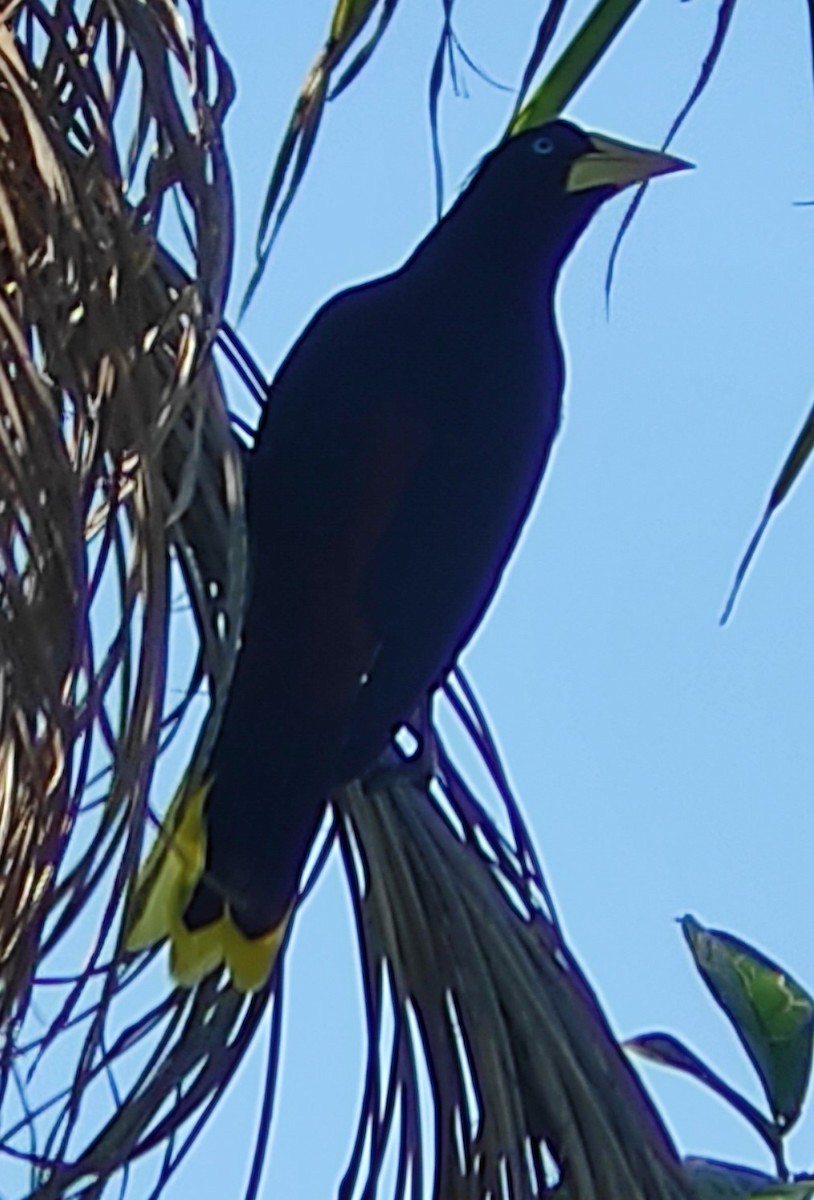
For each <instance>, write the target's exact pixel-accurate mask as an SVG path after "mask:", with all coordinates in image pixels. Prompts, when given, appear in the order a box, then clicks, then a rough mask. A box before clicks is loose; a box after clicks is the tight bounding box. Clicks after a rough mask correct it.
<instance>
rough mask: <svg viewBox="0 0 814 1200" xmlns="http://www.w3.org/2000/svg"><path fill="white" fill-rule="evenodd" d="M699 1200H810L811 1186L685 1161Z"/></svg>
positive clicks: (709, 1161) (725, 1166)
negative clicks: (747, 1199)
mask: <svg viewBox="0 0 814 1200" xmlns="http://www.w3.org/2000/svg"><path fill="white" fill-rule="evenodd" d="M684 1170H685V1171H686V1173H687V1175H688V1176H689V1178H690V1181H691V1183H692V1186H693V1189H694V1191H695V1194H696V1196H697V1197H698V1200H746V1197H748V1198H749V1200H810V1198H811V1197H812V1196H814V1182H812V1181H811V1180H810V1179H809V1180H801V1181H798V1182H796V1183H783V1182H782V1181H781V1180H778V1179H774V1178H773V1177H772V1176H771V1175H765V1174H764V1173H763V1172H762V1171H753V1170H752V1169H751V1168H750V1167H741V1166H738V1165H737V1164H735V1163H725V1162H716V1161H714V1160H713V1159H708V1158H688V1159H685V1160H684Z"/></svg>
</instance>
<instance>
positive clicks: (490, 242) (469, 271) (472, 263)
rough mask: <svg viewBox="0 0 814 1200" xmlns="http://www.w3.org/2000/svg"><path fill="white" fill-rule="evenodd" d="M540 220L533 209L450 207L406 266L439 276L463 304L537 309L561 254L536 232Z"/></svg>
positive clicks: (548, 293) (548, 292)
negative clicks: (497, 210)
mask: <svg viewBox="0 0 814 1200" xmlns="http://www.w3.org/2000/svg"><path fill="white" fill-rule="evenodd" d="M496 217H497V220H496V219H495V218H496ZM541 220H542V221H543V222H544V220H545V217H544V216H542V217H541V215H540V214H539V213H533V214H528V215H527V214H524V213H522V212H515V213H506V214H503V215H501V214H499V213H495V212H491V213H488V219H487V212H486V211H484V207H483V206H481V205H473V204H460V205H456V206H455V207H454V208H453V209H452V210H451V211H450V212H449V213H448V214H447V216H446V217H445V218H444V219H443V220H442V221H441V222H440V224H439V225H438V226H437V228H436V230H435V231H434V232H433V233H432V234H431V235H430V236H429V237H428V238H426V239H425V241H424V242H423V243H422V245H421V246H420V247H419V249H418V251H417V252H416V254H415V255H414V256H413V258H412V259H411V263H410V266H411V270H413V271H415V272H417V273H419V274H421V275H422V276H424V277H425V278H426V279H427V280H428V281H429V282H430V283H433V281H435V282H436V283H437V282H438V281H440V280H443V281H444V286H445V287H448V288H449V289H450V291H451V293H452V294H453V295H454V296H455V298H456V299H457V300H458V301H459V302H461V303H464V304H466V303H467V302H468V301H469V302H472V303H478V304H479V305H481V304H483V303H488V302H490V301H492V302H494V304H495V305H496V306H499V307H500V308H502V309H505V307H506V306H507V305H509V306H510V307H511V308H512V309H514V310H516V309H517V306H518V305H526V304H531V305H533V306H534V307H535V308H537V307H538V306H539V304H540V303H541V301H543V300H544V299H547V300H549V301H552V300H553V293H554V289H555V286H556V282H557V276H558V275H559V272H560V267H561V266H562V262H563V260H564V258H565V254H566V251H562V252H560V249H559V245H558V240H557V239H552V238H550V237H549V236H546V234H547V231H546V230H545V228H543V229H542V230H541ZM541 233H542V234H543V236H541Z"/></svg>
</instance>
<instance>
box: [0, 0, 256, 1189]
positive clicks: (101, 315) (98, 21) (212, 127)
mask: <svg viewBox="0 0 814 1200" xmlns="http://www.w3.org/2000/svg"><path fill="white" fill-rule="evenodd" d="M232 94H233V88H232V81H231V76H230V74H229V71H228V69H227V67H226V65H225V63H224V62H223V60H222V58H221V56H220V54H219V53H218V51H217V47H216V46H215V44H214V42H213V41H212V38H211V36H210V34H209V30H208V28H207V26H206V24H205V22H204V20H203V16H202V12H201V8H200V5H199V4H198V3H197V2H196V0H190V3H189V4H186V5H184V6H180V5H176V4H174V3H171V2H170V0H153V2H152V3H150V4H149V5H145V4H143V3H141V2H139V0H94V2H93V3H91V4H89V5H77V6H73V5H71V4H67V3H57V4H55V5H48V4H44V3H39V2H38V0H21V2H20V3H17V4H11V5H7V6H6V8H5V9H4V17H3V23H2V24H0V768H1V770H2V773H1V774H0V878H2V886H0V1027H1V1028H2V1031H3V1042H2V1056H1V1057H0V1098H2V1099H3V1101H4V1108H3V1114H4V1118H3V1122H2V1126H0V1130H1V1132H0V1137H2V1144H1V1145H0V1151H2V1152H4V1154H5V1155H10V1156H12V1157H14V1158H17V1159H18V1160H20V1159H21V1158H22V1160H23V1161H27V1162H28V1163H29V1164H30V1166H31V1170H32V1178H31V1187H32V1189H36V1188H37V1187H40V1186H42V1187H44V1188H46V1190H48V1189H51V1190H52V1194H55V1195H63V1194H64V1189H65V1187H66V1186H67V1185H68V1183H69V1181H70V1177H71V1172H70V1169H69V1167H68V1166H67V1164H68V1162H69V1161H70V1159H71V1157H72V1156H73V1146H74V1138H75V1137H76V1136H78V1135H77V1128H78V1122H79V1121H80V1116H81V1114H82V1113H83V1105H84V1104H85V1099H86V1094H87V1093H88V1091H89V1089H92V1088H93V1086H94V1083H95V1082H96V1081H98V1080H99V1079H100V1078H104V1079H107V1080H108V1081H110V1080H111V1078H112V1076H111V1070H112V1068H111V1062H113V1061H116V1060H117V1057H118V1055H119V1054H122V1053H124V1051H125V1050H127V1049H128V1048H131V1047H132V1046H133V1045H134V1044H137V1043H139V1042H140V1039H141V1038H142V1037H146V1036H147V1035H148V1034H150V1033H155V1035H156V1036H155V1037H154V1038H153V1043H152V1051H151V1053H152V1062H151V1063H148V1064H147V1068H146V1070H147V1074H148V1075H150V1070H152V1076H151V1078H152V1082H153V1092H152V1093H150V1095H151V1098H152V1100H153V1101H154V1105H153V1107H152V1108H151V1109H150V1112H149V1115H148V1118H147V1120H149V1119H151V1118H152V1117H153V1116H154V1115H155V1112H157V1111H158V1110H159V1109H160V1108H161V1105H162V1104H163V1103H164V1102H165V1101H166V1098H167V1097H168V1096H171V1095H173V1094H174V1091H175V1089H176V1088H177V1087H178V1085H179V1082H180V1081H181V1080H182V1079H183V1078H184V1077H185V1075H186V1073H187V1071H188V1070H189V1069H191V1068H193V1067H194V1066H195V1065H197V1063H198V1062H199V1061H200V1060H201V1055H203V1056H204V1058H206V1056H207V1054H208V1050H207V1046H209V1047H210V1048H211V1050H212V1055H211V1056H210V1059H211V1061H210V1068H211V1062H212V1061H218V1062H222V1057H221V1058H218V1054H219V1053H221V1055H222V1053H223V1051H224V1047H225V1046H226V1045H227V1043H228V1042H229V1040H230V1030H231V1028H232V1026H233V1025H234V1026H236V1027H238V1028H239V1027H241V1024H245V1019H244V1015H243V1014H241V1013H239V1012H238V1011H237V1010H238V1009H239V1008H240V1007H241V1006H240V1005H239V1004H236V1003H235V1001H234V998H233V997H228V998H226V999H224V1000H223V1002H222V1003H221V1004H220V1005H218V1006H217V1013H218V1022H219V1023H218V1022H216V1023H215V1024H216V1029H217V1032H216V1033H213V1032H212V1028H211V1027H210V1025H208V1024H207V1021H206V1020H205V1019H203V1018H202V1016H201V1014H202V1013H203V1014H205V1013H206V1012H207V1011H208V1009H207V1005H208V1004H209V1003H210V1001H211V995H210V993H211V989H209V991H208V992H207V991H204V992H201V994H200V995H196V996H195V997H194V998H192V997H188V996H186V995H180V994H173V995H172V996H170V997H169V998H168V999H167V1000H164V1001H163V1002H161V1003H160V1004H158V1005H157V1006H155V1004H154V1001H151V1003H150V1004H149V1005H147V1006H145V1007H146V1008H147V1010H148V1011H147V1012H146V1013H145V1015H144V1016H142V1017H140V1018H138V1019H136V1020H133V1018H132V1009H131V1015H130V1021H129V1027H124V1026H122V1023H121V1020H120V1022H119V1027H118V1029H117V1030H116V1032H115V1034H114V1033H112V1032H111V1030H112V1027H111V1024H110V1022H111V1020H112V1014H113V1012H114V1009H115V1003H114V1002H115V1001H116V1000H117V998H118V996H119V995H120V994H121V993H122V991H123V990H124V989H125V988H126V987H127V986H128V984H129V982H130V981H131V979H132V977H133V973H131V974H130V975H128V974H127V973H124V974H123V973H122V963H121V961H119V959H118V958H117V947H118V942H119V937H120V932H119V926H120V920H121V913H122V908H123V900H124V898H125V896H126V894H127V890H128V887H129V885H130V883H131V881H132V877H133V872H134V868H135V865H136V863H137V861H138V858H139V854H140V849H141V845H142V841H143V839H144V836H145V832H146V830H147V828H148V825H149V821H148V809H147V799H148V792H149V787H150V782H151V779H152V776H153V770H154V766H155V761H156V757H157V754H158V751H159V748H160V746H161V744H162V743H164V742H166V741H167V740H168V739H169V738H170V737H171V736H172V735H173V732H174V731H175V729H176V728H177V727H178V725H179V723H180V721H181V719H182V717H183V715H184V713H185V711H186V709H187V708H188V706H189V705H190V703H192V700H193V699H194V697H195V695H196V694H197V693H199V692H200V691H201V690H202V689H204V690H206V691H208V694H209V697H210V706H211V708H212V711H213V712H214V713H215V715H216V714H217V710H218V706H219V700H220V697H221V696H222V695H223V692H224V688H225V686H226V684H227V683H228V678H229V673H230V671H231V667H232V664H233V661H234V653H235V646H236V640H237V637H238V636H239V621H240V612H241V609H242V600H243V586H244V567H245V551H244V543H245V539H244V534H243V505H242V482H241V464H240V461H239V459H240V451H239V449H238V446H237V444H236V442H235V441H234V439H233V437H232V435H231V429H230V424H229V419H228V416H227V413H226V407H225V402H224V395H223V389H222V385H221V381H220V378H219V375H218V372H217V370H216V368H215V366H214V364H213V361H212V358H211V350H212V345H213V341H214V339H215V337H216V335H217V333H218V330H219V329H220V326H221V321H222V308H223V304H224V300H225V296H226V291H227V287H228V282H229V275H230V270H231V252H232V247H231V238H232V229H233V213H232V198H231V184H230V179H229V174H228V169H227V166H226V160H225V155H224V149H223V141H222V122H223V119H224V116H225V114H226V111H227V108H228V106H229V103H230V101H231V98H232ZM123 139H127V140H128V141H129V143H130V145H129V149H128V150H126V151H125V150H124V149H123ZM125 144H126V143H125ZM168 201H169V202H170V204H169V205H168V203H167V202H168ZM173 204H174V205H175V206H176V210H177V212H176V213H173V212H170V209H171V207H172V205H173ZM165 212H166V213H167V215H169V216H171V217H175V218H176V219H177V217H178V215H180V218H181V224H182V227H183V229H184V232H185V236H186V238H187V243H188V261H187V263H186V269H182V268H181V267H180V266H178V265H177V264H176V263H175V262H174V261H173V260H172V259H171V258H169V256H168V255H167V254H166V253H164V252H162V251H161V249H160V248H159V226H160V225H161V222H162V219H163V217H164V215H165ZM179 593H181V594H183V595H185V596H186V603H187V605H188V607H189V609H190V611H191V615H192V619H191V620H189V619H188V620H187V625H188V626H189V627H190V632H189V633H188V635H187V636H188V643H189V651H188V655H187V658H188V663H187V669H186V688H185V693H184V695H183V697H182V699H181V700H180V701H179V702H176V703H175V704H174V706H173V705H171V700H172V697H171V696H170V695H169V694H168V658H169V655H170V653H171V650H172V638H173V637H174V636H175V634H174V633H173V630H174V629H175V628H176V627H177V624H178V622H177V621H176V620H174V615H175V614H174V610H175V609H176V608H177V606H178V594H179ZM208 728H209V734H208V736H209V737H211V730H212V728H213V723H211V722H210V725H209V727H208ZM201 753H205V745H203V746H202V748H201ZM52 964H53V965H52ZM77 964H80V965H79V966H77ZM60 971H61V974H60V973H59V972H60ZM32 996H33V997H34V998H35V1000H36V1004H35V1006H34V1008H33V1009H32V1005H31V1001H32ZM162 1019H164V1021H165V1025H164V1026H163V1027H161V1021H162ZM185 1020H186V1025H185V1024H184V1021H185ZM167 1027H169V1029H170V1035H169V1037H167V1036H166V1035H165V1038H164V1041H163V1042H162V1041H161V1040H160V1039H161V1034H162V1033H164V1031H165V1029H166V1028H167ZM111 1037H113V1038H114V1041H113V1043H112V1044H111ZM71 1039H73V1040H72V1042H71ZM207 1039H208V1040H207ZM58 1045H59V1046H63V1047H64V1046H66V1045H71V1046H72V1060H73V1062H74V1065H75V1070H74V1073H73V1078H71V1079H69V1081H68V1086H67V1087H65V1086H64V1080H65V1071H64V1065H63V1067H62V1069H61V1072H60V1074H59V1076H58V1078H59V1087H55V1086H54V1083H53V1080H54V1079H55V1078H56V1076H55V1075H54V1073H53V1072H52V1073H51V1074H50V1076H49V1069H50V1068H51V1056H52V1054H53V1052H54V1049H55V1047H57V1046H58ZM202 1047H203V1049H202ZM63 1053H65V1051H64V1050H63ZM232 1053H234V1051H233V1050H232ZM62 1061H63V1063H64V1059H63V1060H62ZM208 1061H209V1060H208ZM23 1070H25V1071H26V1072H27V1078H26V1081H25V1088H24V1089H23V1090H22V1091H20V1090H19V1089H20V1087H21V1086H22V1083H21V1074H20V1073H21V1072H22V1071H23ZM174 1070H175V1071H176V1072H177V1073H176V1074H173V1071H174ZM220 1078H222V1072H221V1075H220ZM15 1093H18V1099H17V1108H16V1113H15V1108H14V1105H13V1104H12V1105H11V1107H9V1102H10V1100H12V1099H13V1098H14V1096H15ZM37 1108H41V1109H42V1112H41V1113H40V1115H39V1117H38V1118H37V1119H35V1116H34V1110H35V1109H37ZM120 1116H121V1117H122V1119H123V1123H124V1124H125V1125H127V1128H128V1133H127V1134H126V1136H125V1135H123V1136H122V1138H120V1139H119V1141H118V1142H117V1143H116V1147H115V1149H114V1150H110V1151H109V1155H108V1158H106V1159H104V1161H100V1164H99V1167H98V1171H97V1170H96V1167H95V1166H94V1164H95V1163H96V1159H97V1158H98V1157H99V1155H98V1154H96V1152H95V1151H94V1149H93V1142H94V1136H93V1134H92V1135H90V1136H88V1134H87V1131H83V1134H82V1138H83V1139H84V1145H85V1147H86V1150H87V1147H88V1144H90V1146H91V1149H90V1150H89V1151H87V1153H86V1154H85V1157H84V1159H83V1163H85V1164H86V1166H85V1168H84V1169H85V1173H87V1171H91V1172H92V1173H97V1174H98V1176H99V1179H100V1184H99V1186H101V1180H103V1178H104V1177H105V1175H106V1174H107V1173H109V1172H110V1171H111V1170H115V1169H116V1168H117V1167H121V1165H122V1164H123V1163H126V1161H127V1156H128V1148H129V1146H130V1144H131V1143H132V1142H135V1140H137V1138H138V1135H139V1132H140V1130H141V1128H142V1127H143V1125H144V1123H145V1118H144V1117H143V1114H142V1113H141V1110H139V1109H138V1108H137V1106H131V1107H130V1108H129V1109H127V1110H126V1112H125V1111H123V1112H121V1113H120ZM125 1117H126V1121H125V1120H124V1118H125ZM100 1123H102V1124H103V1123H104V1122H103V1121H102V1122H100ZM133 1129H135V1131H136V1132H135V1133H133V1132H132V1131H133ZM21 1138H22V1144H24V1145H26V1146H27V1150H26V1151H25V1152H23V1153H22V1154H21V1152H20V1151H19V1149H18V1146H19V1145H20V1144H21V1140H20V1139H21ZM128 1138H129V1139H130V1140H128ZM88 1155H89V1157H88ZM76 1157H78V1158H82V1155H81V1154H79V1155H77V1156H76ZM102 1157H103V1156H102ZM88 1164H89V1165H88ZM66 1171H67V1175H66V1173H65V1172H66ZM57 1177H59V1181H58V1182H57Z"/></svg>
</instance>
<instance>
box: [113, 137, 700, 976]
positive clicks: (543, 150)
mask: <svg viewBox="0 0 814 1200" xmlns="http://www.w3.org/2000/svg"><path fill="white" fill-rule="evenodd" d="M688 165H689V164H687V163H685V162H683V161H682V160H680V159H677V158H675V157H673V156H672V155H668V154H666V153H664V152H658V151H652V150H645V149H642V148H640V147H637V146H633V145H629V144H626V143H624V142H620V141H617V140H615V139H612V138H609V137H606V136H604V135H599V134H596V133H588V132H586V131H584V130H582V129H581V128H579V127H578V126H576V125H574V124H572V123H570V122H568V121H565V120H562V119H557V120H555V121H551V122H548V123H546V124H543V125H539V126H537V127H536V128H532V129H528V130H525V131H523V132H521V133H518V134H516V135H514V136H512V137H510V138H508V139H507V140H505V141H504V142H503V143H502V144H500V145H499V146H498V147H497V148H496V149H495V150H493V151H492V152H490V153H488V154H487V155H486V156H485V157H484V159H483V161H482V162H481V164H480V166H479V168H478V170H477V171H476V172H475V174H474V176H473V177H472V178H471V180H470V182H469V183H468V184H467V186H465V188H464V189H463V190H462V192H461V194H460V195H459V197H458V198H457V200H456V201H455V203H454V204H453V205H452V207H451V208H450V210H449V212H448V213H447V214H446V215H445V216H444V217H443V218H442V219H441V220H440V222H439V223H438V224H437V225H436V226H435V227H434V228H433V229H432V230H431V231H430V233H429V234H428V235H427V236H426V237H425V238H424V239H423V240H422V241H421V242H420V244H419V245H418V246H417V248H416V249H415V250H414V251H413V252H412V253H411V254H410V255H409V257H408V258H407V259H406V261H405V262H404V263H403V265H401V266H399V267H398V268H397V269H396V270H394V271H392V272H390V273H389V274H386V275H384V276H382V277H380V278H377V279H374V280H372V281H369V282H366V283H362V284H360V285H357V286H353V287H350V288H348V289H346V290H344V291H342V292H341V293H339V294H338V295H336V296H334V297H333V298H332V299H330V300H328V301H327V303H325V304H324V305H323V307H322V308H321V309H320V310H319V311H318V312H317V313H316V315H315V316H314V317H313V318H312V319H311V320H310V322H309V323H308V324H307V326H306V328H305V329H304V331H303V332H302V334H301V335H300V337H299V338H298V339H297V341H296V343H295V344H294V346H293V348H292V349H291V350H290V352H289V353H288V355H287V357H286V358H285V359H284V361H283V363H282V366H281V367H280V369H279V371H278V373H277V375H276V377H275V379H274V381H273V383H272V385H271V387H270V392H269V398H268V404H267V406H266V411H265V413H264V417H263V419H262V422H261V426H260V429H259V431H258V436H257V440H256V444H255V449H254V450H253V451H252V452H249V453H247V461H246V471H245V476H246V512H247V526H248V531H249V542H250V563H251V579H250V585H249V589H248V590H249V598H248V601H247V605H246V609H245V614H244V626H243V634H242V642H241V648H240V653H239V657H238V661H237V665H236V669H235V674H234V677H233V682H232V686H231V691H230V694H229V698H228V700H227V703H226V708H225V712H224V716H223V722H222V725H221V728H220V732H219V734H218V737H217V740H216V742H215V746H214V749H213V751H212V754H211V759H210V761H209V764H208V769H207V771H206V776H205V778H204V780H203V782H202V783H200V784H198V785H196V787H195V789H194V790H192V791H191V792H190V793H189V794H187V795H186V796H185V797H184V804H183V808H182V816H181V817H180V818H179V819H178V820H177V821H176V824H175V827H174V830H173V831H172V832H171V834H169V835H168V836H167V837H165V838H164V839H163V841H162V839H159V844H158V847H157V849H156V850H154V852H153V854H152V856H151V857H150V858H149V859H148V861H147V864H146V867H145V868H144V869H143V872H142V884H141V899H140V902H139V906H140V907H139V912H138V913H137V915H136V917H135V918H134V920H133V921H132V923H131V929H130V934H129V939H128V945H129V947H130V949H140V948H143V947H144V946H146V945H150V944H153V943H155V942H158V941H160V940H162V939H167V938H169V940H170V943H171V956H170V965H171V970H172V973H173V975H174V976H175V978H176V979H177V980H178V981H179V982H180V983H183V984H185V985H187V986H189V985H191V984H193V983H194V982H196V981H197V980H198V979H200V978H201V977H202V976H203V975H204V974H206V973H208V972H209V971H211V970H213V969H214V968H215V967H218V966H223V965H225V966H226V967H227V968H228V969H229V971H230V972H231V977H232V982H233V983H234V985H235V986H236V987H237V988H239V989H240V990H243V991H253V990H256V989H257V988H259V987H262V986H263V985H264V984H265V982H266V981H267V980H268V978H269V976H270V973H271V971H272V968H273V965H274V963H275V960H276V958H277V955H278V953H279V950H280V946H281V944H282V942H283V939H284V936H285V932H286V929H287V926H288V923H289V920H290V916H291V913H292V911H293V908H294V905H295V902H296V898H297V894H298V887H299V883H300V877H301V875H302V872H303V868H304V864H305V860H306V858H307V856H308V854H309V851H310V849H311V847H312V844H313V842H314V838H315V836H316V834H317V832H318V829H319V827H320V825H321V822H322V819H323V816H324V813H325V807H326V803H327V802H328V801H329V799H330V796H331V794H332V793H333V792H335V791H336V790H337V789H338V788H341V787H343V786H346V785H347V784H348V783H349V782H351V781H353V780H356V779H360V778H364V777H365V775H366V774H367V773H369V772H370V771H371V770H372V769H374V768H375V766H376V764H377V763H378V762H379V761H380V760H381V756H382V754H383V752H384V751H385V750H386V749H387V747H388V745H389V744H390V743H391V739H392V737H393V735H394V732H395V731H397V730H398V729H399V728H400V727H402V726H404V724H405V723H408V722H409V721H410V718H411V716H412V714H413V713H414V712H415V711H416V710H417V709H419V708H420V707H421V705H422V704H425V703H426V702H427V701H428V698H429V697H431V696H432V694H433V692H434V691H435V690H436V689H438V688H439V687H441V686H442V685H443V683H444V681H445V679H446V678H447V676H448V674H449V672H450V671H451V669H452V668H453V666H454V665H455V663H456V661H457V659H458V657H459V655H460V653H461V651H462V650H463V648H464V647H465V646H466V644H467V642H468V641H469V640H470V638H471V637H472V634H473V633H474V631H475V629H476V628H477V626H478V625H479V623H480V621H481V620H482V618H483V616H484V614H485V612H486V610H487V609H488V607H489V605H490V602H491V601H492V598H493V597H494V595H495V592H496V590H497V588H498V585H499V583H500V580H501V577H502V575H503V572H504V570H505V568H506V565H507V563H508V562H509V560H510V558H511V555H512V551H513V550H514V547H515V545H516V543H517V541H518V538H519V535H520V533H521V530H522V528H523V525H524V522H525V520H526V518H527V516H528V513H529V510H530V508H531V506H532V502H533V500H534V498H535V495H536V493H537V490H538V488H539V485H540V482H541V480H542V478H543V475H544V473H545V470H546V466H547V464H548V461H549V457H550V453H551V448H552V445H553V444H554V441H555V438H556V435H557V431H558V427H559V424H560V416H561V408H562V393H563V386H564V366H563V353H562V349H561V344H560V339H559V335H558V330H557V324H556V318H555V291H556V285H557V280H558V277H559V274H560V270H561V268H562V265H563V263H564V262H565V260H566V259H567V257H568V255H569V253H570V252H571V250H572V249H573V247H574V246H575V245H576V243H577V241H578V240H579V238H580V236H581V234H582V233H583V232H584V230H585V229H586V227H587V226H588V224H589V222H590V220H591V218H592V217H593V216H594V214H595V213H596V212H597V211H598V209H599V208H600V207H601V206H602V204H603V203H605V202H606V201H607V200H609V199H610V198H611V197H612V196H614V195H616V194H617V193H618V192H619V191H620V190H621V189H622V188H625V187H627V186H629V185H631V184H637V183H644V182H646V181H647V180H649V179H651V178H652V177H654V176H657V175H661V174H666V173H669V172H673V171H677V170H680V169H682V168H683V167H685V166H688Z"/></svg>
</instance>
